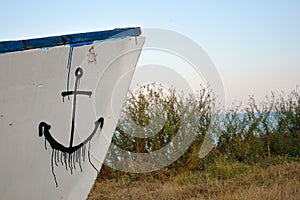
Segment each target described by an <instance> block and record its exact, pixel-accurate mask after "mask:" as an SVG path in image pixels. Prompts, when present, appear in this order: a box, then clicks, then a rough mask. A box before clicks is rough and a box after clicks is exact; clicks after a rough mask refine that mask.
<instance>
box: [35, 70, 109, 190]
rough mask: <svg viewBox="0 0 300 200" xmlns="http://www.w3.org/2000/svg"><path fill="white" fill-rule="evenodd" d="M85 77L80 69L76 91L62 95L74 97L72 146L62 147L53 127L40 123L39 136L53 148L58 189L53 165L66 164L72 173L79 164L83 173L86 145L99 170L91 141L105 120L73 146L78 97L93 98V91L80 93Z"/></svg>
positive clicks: (52, 161) (99, 122)
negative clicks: (52, 133) (53, 132)
mask: <svg viewBox="0 0 300 200" xmlns="http://www.w3.org/2000/svg"><path fill="white" fill-rule="evenodd" d="M82 75H83V70H82V69H81V68H80V67H78V68H77V69H76V71H75V77H76V80H75V85H74V91H63V92H62V93H61V95H62V97H63V99H64V98H65V97H66V96H70V95H73V96H74V97H73V111H72V120H71V136H70V144H69V146H68V147H66V146H64V145H62V144H61V143H59V142H58V141H57V140H55V139H54V138H53V137H52V135H51V133H50V131H49V130H50V128H51V125H49V124H47V123H46V122H40V124H39V136H40V137H42V136H43V135H44V136H45V148H46V149H47V146H46V141H48V143H49V144H50V146H51V148H52V156H51V166H52V174H53V176H54V180H55V183H56V187H58V184H57V180H56V176H55V174H54V167H53V163H55V165H56V166H58V163H61V164H62V165H64V164H65V166H66V170H68V168H69V169H70V171H71V173H72V170H73V169H76V165H75V163H78V164H79V167H80V170H81V171H82V167H81V159H82V160H83V161H85V157H86V156H85V155H86V154H85V151H86V145H87V144H88V160H89V162H90V164H91V165H92V166H93V168H94V169H95V170H96V171H97V172H98V170H97V168H96V167H95V166H94V165H93V164H92V162H91V159H90V141H91V139H92V138H93V137H94V135H95V134H96V132H97V130H98V129H100V130H101V129H102V127H103V124H104V118H103V117H100V118H99V119H97V120H96V121H95V127H94V130H93V131H92V133H91V134H90V136H88V137H87V138H86V139H85V140H84V141H83V142H81V143H80V144H78V145H75V146H73V140H74V130H75V116H76V101H77V95H87V96H89V97H91V95H92V91H78V88H79V81H80V78H81V77H82Z"/></svg>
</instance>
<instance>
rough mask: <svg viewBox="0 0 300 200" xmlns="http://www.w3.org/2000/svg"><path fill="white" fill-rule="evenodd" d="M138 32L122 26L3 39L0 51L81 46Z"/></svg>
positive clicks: (137, 29) (138, 31) (138, 29)
mask: <svg viewBox="0 0 300 200" xmlns="http://www.w3.org/2000/svg"><path fill="white" fill-rule="evenodd" d="M140 34H141V29H140V28H122V29H114V30H108V31H97V32H88V33H77V34H70V35H61V36H52V37H44V38H36V39H29V40H18V41H4V42H0V53H7V52H13V51H23V50H28V49H36V48H45V47H53V46H60V45H72V46H73V45H74V46H81V45H87V44H91V43H93V41H99V40H106V39H113V38H114V39H115V38H124V37H130V36H139V35H140Z"/></svg>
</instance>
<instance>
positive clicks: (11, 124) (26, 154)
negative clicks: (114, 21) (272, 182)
mask: <svg viewBox="0 0 300 200" xmlns="http://www.w3.org/2000/svg"><path fill="white" fill-rule="evenodd" d="M143 43H144V38H143V37H142V36H138V37H127V38H123V39H120V38H119V39H114V40H106V41H102V42H94V43H93V44H91V45H86V46H80V47H74V52H73V57H72V67H71V71H70V80H69V83H70V90H73V87H74V81H75V70H76V68H77V67H78V66H81V68H82V69H83V71H84V74H83V77H82V78H81V80H80V89H81V90H91V91H92V92H93V95H92V96H91V98H88V97H85V96H80V95H79V96H78V98H77V110H76V131H75V138H74V143H75V144H77V143H80V142H81V141H82V140H83V139H84V138H86V137H87V136H88V135H89V134H90V133H91V130H92V129H93V128H94V122H95V120H96V119H97V118H99V117H101V116H102V117H104V119H105V122H104V127H103V129H102V131H101V132H100V133H99V132H98V133H97V135H96V136H95V137H94V138H93V139H92V143H91V158H92V162H93V163H94V164H95V165H96V167H97V168H98V169H100V168H101V165H102V162H103V160H104V158H105V155H106V152H107V149H108V147H109V145H110V141H111V138H112V135H113V132H114V129H115V127H116V120H117V118H118V115H119V112H120V110H121V107H122V104H123V102H124V99H125V96H126V93H127V91H128V88H129V85H130V81H131V78H132V75H133V71H134V68H135V65H136V63H137V60H138V57H139V54H140V50H141V48H142V46H143ZM69 49H70V46H68V45H66V46H57V47H52V48H46V49H33V50H25V51H19V52H11V53H5V54H0V137H1V138H0V159H1V168H0V199H85V198H86V197H87V195H88V193H89V191H90V189H91V187H92V185H93V183H94V181H95V178H96V176H97V173H96V171H95V170H94V169H93V168H92V166H91V165H90V164H89V162H88V161H87V160H86V161H85V162H83V163H82V169H83V172H80V169H78V168H77V169H76V170H75V171H74V172H73V175H71V174H70V171H66V169H65V167H62V166H61V165H60V164H59V166H58V167H57V166H54V171H55V174H56V177H57V181H58V185H59V187H58V188H56V187H55V182H54V180H53V175H52V172H51V151H52V150H51V148H50V145H49V144H47V147H48V149H47V150H45V147H44V137H39V136H38V124H39V123H40V122H41V121H46V122H47V123H49V124H51V130H50V131H51V134H52V135H53V136H54V137H55V139H57V140H58V141H60V142H61V143H62V144H64V145H65V146H68V144H69V139H70V126H71V112H72V97H71V99H70V101H69V100H68V99H67V98H65V100H64V102H63V101H62V96H61V92H62V91H65V90H66V84H67V74H68V69H67V62H68V54H69Z"/></svg>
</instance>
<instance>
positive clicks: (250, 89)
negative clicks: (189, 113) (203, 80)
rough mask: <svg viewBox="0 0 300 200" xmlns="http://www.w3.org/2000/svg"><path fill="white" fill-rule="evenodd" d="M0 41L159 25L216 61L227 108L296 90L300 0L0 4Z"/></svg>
mask: <svg viewBox="0 0 300 200" xmlns="http://www.w3.org/2000/svg"><path fill="white" fill-rule="evenodd" d="M0 5H1V12H0V27H1V29H0V30H1V31H0V41H5V40H18V39H28V38H34V37H44V36H52V35H60V34H70V33H78V32H88V31H99V30H107V29H113V28H121V27H132V26H134V27H136V26H138V27H142V28H162V29H169V30H172V31H176V32H178V33H180V34H183V35H185V36H187V37H189V38H190V39H192V40H193V41H195V42H197V43H198V44H199V45H200V46H201V47H202V48H203V49H204V50H205V52H206V53H207V54H208V56H209V57H210V58H211V59H212V61H213V62H214V64H215V66H216V68H217V71H218V72H219V74H220V76H221V79H222V82H223V86H224V90H225V96H226V104H227V105H230V104H231V102H233V101H235V100H237V101H242V102H244V103H246V102H247V100H248V98H249V95H254V96H255V98H256V99H257V100H258V101H263V100H264V98H265V96H266V95H268V94H271V91H275V92H281V91H283V92H285V93H289V92H290V91H291V90H293V89H296V86H297V85H300V1H298V0H286V1H283V0H281V1H279V0H264V1H260V0H251V1H238V0H235V1H233V0H227V1H225V0H223V1H221V0H219V1H217V0H190V1H180V0H178V1H174V0H172V1H169V0H166V1H155V0H152V1H130V0H129V1H100V0H97V1H93V0H89V1H75V0H72V1H70V0H63V1H61V0H60V1H58V0H51V1H42V0H40V1H33V0H23V1H15V0H10V1H6V0H4V1H1V3H0Z"/></svg>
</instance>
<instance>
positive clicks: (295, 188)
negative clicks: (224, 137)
mask: <svg viewBox="0 0 300 200" xmlns="http://www.w3.org/2000/svg"><path fill="white" fill-rule="evenodd" d="M216 166H217V169H215V168H214V170H212V169H207V170H206V171H204V172H183V173H181V174H179V175H176V176H171V177H170V178H167V179H166V178H163V177H162V178H160V177H159V178H157V177H153V176H150V175H146V176H142V178H140V179H139V180H138V181H130V179H129V178H128V177H126V176H124V177H122V178H119V179H118V180H116V179H110V180H100V179H98V180H97V182H96V183H95V185H94V187H93V189H92V191H91V193H90V195H89V198H88V199H89V200H95V199H101V200H102V199H103V200H105V199H147V200H148V199H149V200H152V199H153V200H154V199H155V200H164V199H170V200H171V199H223V200H227V199H228V200H234V199H255V200H258V199H272V200H276V199H289V200H293V199H295V200H296V199H300V162H285V163H283V164H278V165H275V166H269V167H267V168H265V169H263V168H261V167H258V166H252V167H248V168H247V167H241V166H240V165H239V164H236V163H233V164H229V166H228V164H226V165H221V164H218V165H216ZM240 168H242V170H240ZM232 171H233V172H234V175H232ZM224 174H229V175H228V176H223V175H224ZM152 175H153V174H152ZM220 175H221V176H220Z"/></svg>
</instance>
